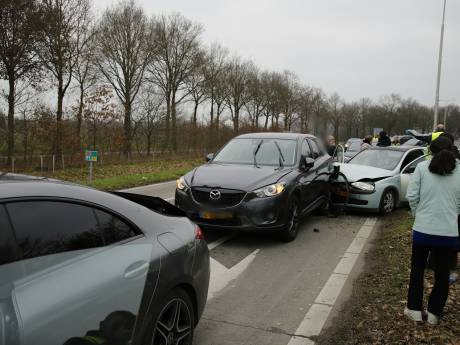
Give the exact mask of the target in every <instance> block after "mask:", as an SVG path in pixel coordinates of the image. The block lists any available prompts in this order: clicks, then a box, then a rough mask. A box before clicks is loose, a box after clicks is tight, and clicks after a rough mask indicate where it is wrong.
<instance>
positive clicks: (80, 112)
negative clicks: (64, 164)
mask: <svg viewBox="0 0 460 345" xmlns="http://www.w3.org/2000/svg"><path fill="white" fill-rule="evenodd" d="M84 94H85V90H84V89H83V84H80V104H79V105H78V112H77V141H78V147H80V148H81V124H82V118H83V98H84Z"/></svg>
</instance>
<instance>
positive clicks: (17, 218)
mask: <svg viewBox="0 0 460 345" xmlns="http://www.w3.org/2000/svg"><path fill="white" fill-rule="evenodd" d="M7 210H8V213H9V215H10V218H11V223H12V225H13V229H14V231H15V234H16V239H17V243H18V246H19V249H20V251H21V252H22V256H23V258H24V259H28V258H33V257H37V256H42V255H49V254H55V253H61V252H67V251H74V250H81V249H88V248H96V247H101V246H103V245H104V241H103V237H102V233H101V232H100V230H99V227H98V223H97V219H96V216H95V214H94V211H93V209H92V208H90V207H87V206H82V205H76V204H72V203H65V202H55V201H27V202H14V203H10V204H8V205H7Z"/></svg>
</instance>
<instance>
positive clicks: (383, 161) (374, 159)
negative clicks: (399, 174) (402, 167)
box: [349, 149, 404, 170]
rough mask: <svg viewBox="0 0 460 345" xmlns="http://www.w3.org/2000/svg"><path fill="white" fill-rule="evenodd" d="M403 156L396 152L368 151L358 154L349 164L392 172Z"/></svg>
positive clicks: (400, 152) (401, 153)
mask: <svg viewBox="0 0 460 345" xmlns="http://www.w3.org/2000/svg"><path fill="white" fill-rule="evenodd" d="M403 154H404V152H403V151H398V150H375V149H368V150H364V151H361V152H360V153H358V154H357V155H356V156H354V157H353V158H352V159H351V160H350V161H349V163H350V164H357V165H365V166H370V167H374V168H380V169H386V170H393V169H395V168H396V167H397V166H398V164H399V162H401V159H402V157H403Z"/></svg>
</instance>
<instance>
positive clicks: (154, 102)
mask: <svg viewBox="0 0 460 345" xmlns="http://www.w3.org/2000/svg"><path fill="white" fill-rule="evenodd" d="M202 34H203V27H202V26H201V25H200V24H199V23H195V22H193V21H191V20H189V19H187V18H185V17H184V16H182V15H181V14H178V13H174V14H169V15H157V16H149V15H147V14H146V13H145V11H144V10H143V8H142V7H141V6H139V5H138V4H136V3H135V2H134V1H133V0H123V1H121V2H119V3H118V4H116V5H114V6H112V7H110V8H107V9H106V10H105V12H104V13H103V14H102V16H101V17H100V18H96V17H95V16H94V13H93V12H92V7H91V3H90V0H0V79H4V80H5V81H6V83H5V84H3V85H5V87H4V89H5V91H4V93H3V96H4V104H5V107H4V109H5V110H4V111H2V108H0V149H1V150H2V151H4V152H6V156H7V157H8V164H9V162H10V160H11V159H12V157H13V156H14V155H18V154H19V152H21V153H23V154H24V157H25V158H26V157H27V155H29V154H32V153H33V152H38V151H40V152H42V153H43V152H45V153H46V152H48V153H53V154H57V155H60V154H62V153H63V152H66V153H72V152H76V151H81V150H82V149H84V148H88V147H92V148H102V147H103V148H104V149H105V150H119V151H123V152H124V153H125V154H126V155H129V154H130V153H131V152H132V151H133V150H134V149H135V150H137V151H139V152H144V151H145V152H147V154H150V152H151V151H152V150H153V149H154V148H155V147H157V148H161V149H163V150H170V151H173V152H175V151H177V150H181V149H184V148H187V149H190V148H193V149H195V148H202V147H205V148H209V149H213V148H215V147H217V146H219V145H220V144H221V143H222V141H223V140H226V139H228V137H229V136H231V135H234V134H236V133H239V132H244V131H257V130H286V131H302V132H307V131H309V132H313V133H315V134H321V135H325V134H326V133H331V134H335V136H336V137H338V138H341V139H345V138H346V137H351V136H363V135H364V134H367V133H369V132H370V131H371V130H372V128H374V127H381V128H385V129H386V130H387V131H389V132H390V133H401V132H403V131H404V129H406V128H419V129H421V130H430V121H431V120H430V119H431V109H429V108H428V107H426V106H423V105H421V104H419V103H418V102H416V101H415V100H412V99H403V98H402V97H401V96H399V95H394V94H392V95H389V96H385V97H382V99H380V100H379V101H377V102H373V101H371V100H369V99H362V100H360V101H358V102H351V103H350V102H345V101H344V100H343V99H342V98H341V97H340V96H339V95H338V94H332V95H327V94H326V93H324V92H323V91H322V90H321V89H319V88H315V87H311V86H308V85H306V84H304V83H303V82H301V81H300V80H299V78H298V76H297V75H296V74H295V73H293V72H290V71H282V72H277V71H266V70H261V69H260V68H259V67H258V66H257V65H256V64H255V63H254V62H253V61H248V60H244V59H242V58H241V57H239V56H237V55H234V54H231V53H230V52H229V51H228V50H227V49H225V48H224V47H222V46H221V45H220V44H218V43H213V44H211V45H205V44H204V43H203V41H202ZM0 85H1V84H0ZM50 95H51V96H50ZM6 109H7V110H6ZM448 111H449V117H450V118H452V121H451V122H452V124H455V123H459V121H458V120H459V119H460V113H459V109H458V107H456V106H450V107H449V108H448ZM446 112H447V108H446ZM452 131H457V132H458V131H459V128H458V127H454V126H452Z"/></svg>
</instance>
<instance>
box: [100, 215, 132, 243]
mask: <svg viewBox="0 0 460 345" xmlns="http://www.w3.org/2000/svg"><path fill="white" fill-rule="evenodd" d="M96 216H97V220H98V222H99V225H100V228H101V230H102V235H103V237H104V243H105V244H106V245H109V244H112V243H115V242H119V241H123V240H126V239H128V238H131V237H134V236H136V235H137V233H136V231H134V229H133V228H132V227H131V226H130V225H128V224H126V223H125V222H124V221H122V220H121V219H119V218H118V217H116V216H113V215H111V214H109V213H107V212H104V211H100V210H96Z"/></svg>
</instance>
